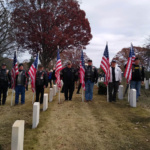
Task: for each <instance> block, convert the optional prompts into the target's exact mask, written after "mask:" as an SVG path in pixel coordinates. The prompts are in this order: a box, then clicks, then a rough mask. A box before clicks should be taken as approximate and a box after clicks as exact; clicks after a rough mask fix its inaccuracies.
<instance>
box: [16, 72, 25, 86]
mask: <svg viewBox="0 0 150 150" xmlns="http://www.w3.org/2000/svg"><path fill="white" fill-rule="evenodd" d="M19 72H22V74H21V85H23V86H25V85H26V80H27V78H26V72H25V70H19ZM17 85H18V75H17V76H16V86H17Z"/></svg>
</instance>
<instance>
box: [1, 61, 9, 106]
mask: <svg viewBox="0 0 150 150" xmlns="http://www.w3.org/2000/svg"><path fill="white" fill-rule="evenodd" d="M8 87H9V88H11V74H10V71H9V70H7V69H6V64H5V63H3V64H2V68H1V70H0V105H1V104H2V105H5V102H6V97H7V91H8ZM1 94H3V99H2V103H1Z"/></svg>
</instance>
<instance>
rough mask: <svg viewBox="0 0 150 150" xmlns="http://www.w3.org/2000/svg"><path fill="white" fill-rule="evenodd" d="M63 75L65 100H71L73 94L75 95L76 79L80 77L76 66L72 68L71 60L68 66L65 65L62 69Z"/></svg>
mask: <svg viewBox="0 0 150 150" xmlns="http://www.w3.org/2000/svg"><path fill="white" fill-rule="evenodd" d="M61 76H62V78H63V82H64V95H65V100H66V101H68V100H69V101H71V100H72V96H73V91H74V86H75V81H77V78H78V75H77V71H76V70H75V69H74V68H72V63H71V61H68V62H67V67H65V68H64V69H63V70H62V72H61ZM68 92H69V97H68Z"/></svg>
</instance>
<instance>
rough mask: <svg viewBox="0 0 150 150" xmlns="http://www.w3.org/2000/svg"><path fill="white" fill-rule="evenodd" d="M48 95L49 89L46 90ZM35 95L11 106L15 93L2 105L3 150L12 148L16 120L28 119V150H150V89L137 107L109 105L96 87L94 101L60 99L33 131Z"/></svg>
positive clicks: (0, 143)
mask: <svg viewBox="0 0 150 150" xmlns="http://www.w3.org/2000/svg"><path fill="white" fill-rule="evenodd" d="M45 92H46V93H48V89H46V91H45ZM32 94H33V93H32V92H31V90H30V91H28V92H26V104H25V105H18V106H13V107H11V106H10V98H11V91H9V96H8V98H7V103H6V105H5V106H0V150H10V149H11V147H10V146H11V130H12V125H13V123H14V122H15V120H25V139H24V150H150V90H144V89H143V88H142V90H141V96H140V98H139V102H138V105H137V108H131V107H130V106H129V104H128V102H127V97H126V98H125V99H124V100H123V101H117V102H116V103H107V102H106V96H102V95H98V94H97V87H96V86H95V88H94V100H93V102H89V103H83V102H81V95H77V94H74V96H73V101H71V102H64V101H63V100H64V97H63V94H61V100H62V101H63V102H62V104H58V97H57V96H55V97H54V101H53V102H52V103H49V108H48V110H47V111H46V112H43V111H42V106H41V112H40V124H39V126H38V128H36V129H34V130H32V107H33V106H32Z"/></svg>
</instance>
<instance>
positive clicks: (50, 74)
mask: <svg viewBox="0 0 150 150" xmlns="http://www.w3.org/2000/svg"><path fill="white" fill-rule="evenodd" d="M52 74H53V70H50V72H49V76H48V82H49V83H50V88H52Z"/></svg>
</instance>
